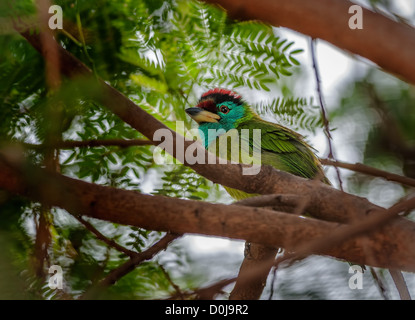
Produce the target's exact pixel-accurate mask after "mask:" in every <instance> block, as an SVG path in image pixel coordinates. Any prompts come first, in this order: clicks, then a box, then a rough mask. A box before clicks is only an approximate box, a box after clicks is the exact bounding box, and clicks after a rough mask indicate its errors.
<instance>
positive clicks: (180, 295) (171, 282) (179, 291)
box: [157, 263, 184, 300]
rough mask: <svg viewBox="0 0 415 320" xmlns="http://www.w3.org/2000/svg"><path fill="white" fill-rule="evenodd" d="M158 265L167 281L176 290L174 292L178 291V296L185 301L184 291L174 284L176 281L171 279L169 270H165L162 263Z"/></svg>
mask: <svg viewBox="0 0 415 320" xmlns="http://www.w3.org/2000/svg"><path fill="white" fill-rule="evenodd" d="M157 264H158V266H159V268H160V270H161V271H162V272H163V274H164V276H165V277H166V279H167V281H168V282H169V283H170V284H171V286H172V287H173V288H174V291H176V295H177V296H179V297H180V298H181V299H182V300H184V293H183V291H182V290H181V289H180V287H179V286H178V285H177V284H176V283H174V281H173V280H172V278H171V277H170V274H169V273H168V272H167V270H166V269H164V267H163V266H162V265H161V264H160V263H157Z"/></svg>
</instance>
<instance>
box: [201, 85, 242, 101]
mask: <svg viewBox="0 0 415 320" xmlns="http://www.w3.org/2000/svg"><path fill="white" fill-rule="evenodd" d="M215 93H217V94H221V95H228V96H231V97H232V98H235V99H241V96H240V95H239V94H237V93H236V92H233V91H231V90H228V89H220V88H215V89H211V90H209V91H207V92H205V93H204V94H202V98H204V97H206V96H209V95H211V94H215Z"/></svg>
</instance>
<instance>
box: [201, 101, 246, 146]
mask: <svg viewBox="0 0 415 320" xmlns="http://www.w3.org/2000/svg"><path fill="white" fill-rule="evenodd" d="M220 105H221V106H223V105H226V106H227V107H229V109H230V111H229V113H227V114H223V113H222V112H218V115H219V116H220V117H221V119H220V120H219V122H204V123H201V124H199V134H200V137H201V139H202V142H203V145H204V146H205V148H206V149H207V148H208V146H209V145H210V144H211V143H212V142H213V141H215V140H216V138H217V137H219V136H220V135H222V134H224V133H226V132H227V131H229V130H231V129H237V128H238V126H239V124H240V123H242V122H244V121H246V120H248V119H250V118H252V114H251V113H250V112H248V111H247V110H248V109H247V107H246V106H245V105H243V104H242V105H238V104H235V103H233V102H231V101H225V102H223V103H221V104H220Z"/></svg>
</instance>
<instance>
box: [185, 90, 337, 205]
mask: <svg viewBox="0 0 415 320" xmlns="http://www.w3.org/2000/svg"><path fill="white" fill-rule="evenodd" d="M185 112H186V113H187V114H188V115H189V116H190V117H191V118H192V119H193V120H194V121H195V122H197V124H198V130H199V135H200V136H201V137H202V143H203V145H204V147H205V149H208V150H209V151H210V150H211V149H210V148H211V146H212V145H219V146H220V145H221V143H225V141H224V137H226V136H229V135H231V133H232V134H234V135H235V134H236V135H241V133H242V132H243V130H244V129H245V130H248V132H249V133H253V131H254V129H259V130H257V131H260V135H259V137H260V139H259V140H258V141H255V140H254V139H253V137H254V135H253V134H249V136H248V141H247V144H246V145H248V146H249V150H242V148H240V150H239V154H241V153H242V152H250V151H251V152H252V150H253V149H254V148H255V147H256V148H257V150H258V149H259V152H258V155H259V156H260V164H261V165H270V166H272V167H274V168H276V169H278V170H281V171H286V172H288V173H291V174H293V175H296V176H300V177H303V178H308V179H319V180H321V181H323V182H324V183H327V184H330V182H329V180H328V179H327V177H326V176H325V174H324V171H323V169H322V166H321V163H320V161H319V160H318V157H317V156H316V154H315V150H314V149H313V148H312V147H311V146H310V145H309V144H308V143H307V142H306V141H305V140H304V137H303V136H302V135H300V134H299V133H297V132H295V131H293V130H291V129H289V128H287V127H285V126H283V125H280V124H277V123H273V122H269V121H266V120H263V119H261V118H260V117H259V115H258V114H257V113H255V111H254V110H253V109H252V108H251V107H250V106H249V104H248V103H247V102H246V101H245V100H244V99H243V98H242V96H241V95H239V94H238V93H236V92H235V91H233V90H228V89H223V88H214V89H211V90H209V91H207V92H205V93H203V94H202V96H201V98H200V100H199V101H198V103H197V104H196V106H195V107H190V108H187V109H185ZM245 132H246V131H245ZM221 140H222V141H221ZM241 145H242V143H241V144H240V146H241ZM219 149H220V147H219ZM217 150H218V148H217V149H214V151H216V153H218V151H217ZM230 151H231V150H230V147H229V144H228V145H227V152H226V154H225V157H226V158H227V159H228V160H230V155H231V152H230ZM222 156H223V155H222ZM239 160H240V159H239ZM225 189H226V191H227V192H228V193H229V194H230V195H231V197H232V198H234V199H236V200H241V199H245V198H247V197H251V196H255V195H257V194H253V193H250V194H249V193H246V192H243V191H240V190H236V189H232V188H228V187H225Z"/></svg>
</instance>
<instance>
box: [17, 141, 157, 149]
mask: <svg viewBox="0 0 415 320" xmlns="http://www.w3.org/2000/svg"><path fill="white" fill-rule="evenodd" d="M152 144H153V143H152V142H151V141H149V140H146V139H130V140H125V139H103V140H83V141H75V140H66V141H59V142H57V143H56V144H54V145H45V144H42V145H41V144H32V143H23V146H25V147H26V148H30V149H47V148H56V149H73V148H84V147H101V146H118V147H121V148H127V147H132V146H147V145H152Z"/></svg>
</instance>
